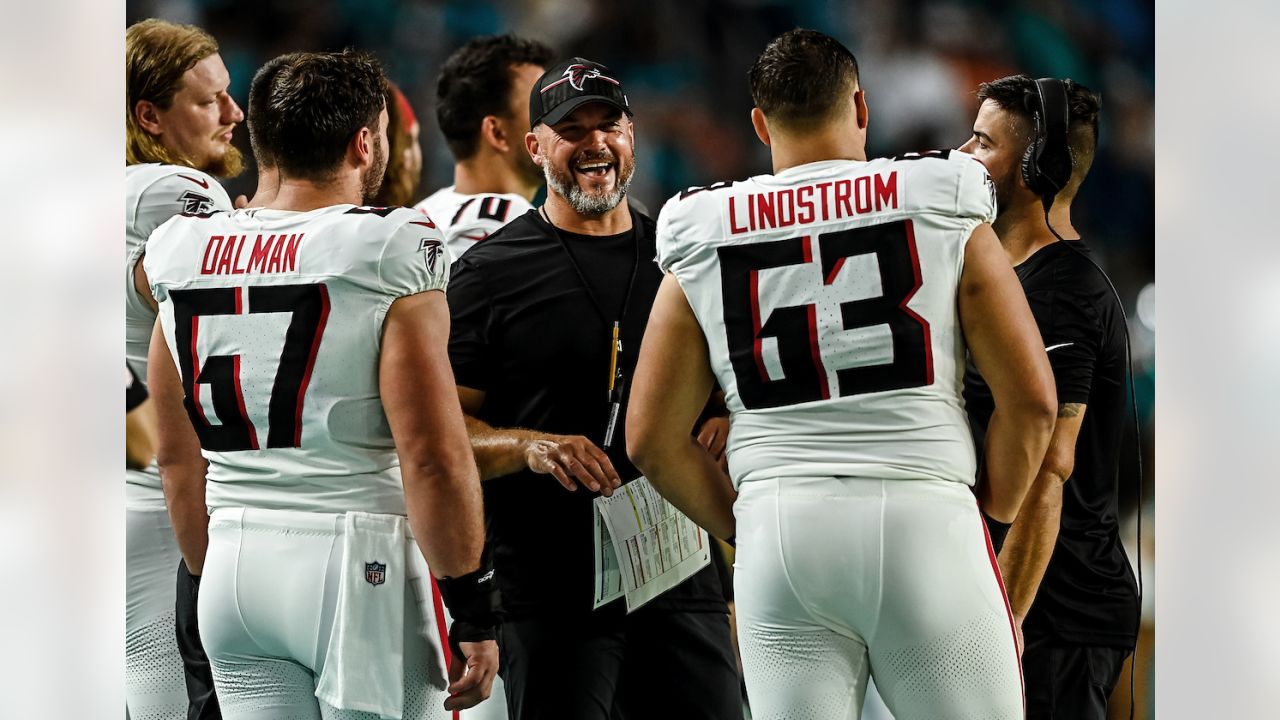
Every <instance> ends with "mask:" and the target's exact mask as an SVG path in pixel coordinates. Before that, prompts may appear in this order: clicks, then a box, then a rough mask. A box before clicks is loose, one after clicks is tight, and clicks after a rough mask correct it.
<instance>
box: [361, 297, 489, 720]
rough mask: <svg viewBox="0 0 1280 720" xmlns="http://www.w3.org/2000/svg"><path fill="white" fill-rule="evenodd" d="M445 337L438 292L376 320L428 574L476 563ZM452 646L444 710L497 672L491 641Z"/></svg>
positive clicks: (479, 518)
mask: <svg viewBox="0 0 1280 720" xmlns="http://www.w3.org/2000/svg"><path fill="white" fill-rule="evenodd" d="M447 337H449V310H448V306H447V305H446V304H445V297H444V293H442V292H434V291H433V292H424V293H419V294H416V295H410V296H408V297H402V298H399V299H398V300H396V301H395V302H393V303H392V304H391V309H390V310H388V311H387V318H386V320H385V322H384V324H383V337H382V353H381V356H380V359H379V390H380V394H381V397H382V404H383V407H384V408H385V409H386V413H387V421H388V423H389V424H390V426H391V434H392V437H394V438H395V443H396V453H397V454H398V455H399V458H400V472H401V477H402V478H403V482H404V495H405V506H406V508H407V511H408V516H409V524H410V526H411V527H412V528H413V535H414V538H415V539H416V540H417V542H418V547H419V548H420V549H421V550H422V554H423V556H424V557H426V559H427V565H428V566H429V567H430V568H431V572H432V574H433V575H435V576H436V577H459V578H460V577H462V576H465V575H468V574H469V573H472V572H475V571H476V570H477V569H478V568H479V567H480V555H481V552H482V550H483V549H484V519H483V518H484V510H483V504H482V500H481V497H480V478H479V476H478V475H477V473H476V466H475V461H474V460H473V459H472V456H471V453H469V452H468V451H467V441H466V440H467V435H466V427H465V425H464V424H463V420H462V410H461V408H460V407H459V406H458V403H457V399H456V397H455V395H454V393H453V387H454V383H453V370H452V368H451V367H450V366H449V357H448V352H447V349H446V346H445V343H444V342H443V340H442V338H447ZM460 646H461V650H462V654H463V656H464V657H463V658H460V659H458V658H455V661H454V663H453V664H452V666H451V667H450V668H449V698H448V699H447V700H446V701H445V707H446V708H447V709H449V710H461V709H465V708H469V707H472V706H474V705H476V704H478V703H480V702H481V701H483V700H485V699H486V698H488V697H489V693H490V692H491V690H492V687H493V678H494V677H495V676H496V675H497V671H498V646H497V643H496V642H495V641H493V640H486V641H483V642H462V643H460Z"/></svg>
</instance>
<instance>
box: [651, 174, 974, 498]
mask: <svg viewBox="0 0 1280 720" xmlns="http://www.w3.org/2000/svg"><path fill="white" fill-rule="evenodd" d="M994 218H995V192H994V186H993V185H992V184H991V181H990V179H989V178H988V176H987V172H986V169H985V168H984V167H983V166H982V164H981V163H979V162H978V161H977V160H975V159H973V158H972V157H971V156H969V155H966V154H964V153H961V152H958V151H954V150H952V151H944V152H935V153H930V154H925V155H909V156H905V157H903V158H900V159H877V160H871V161H869V162H855V161H848V160H830V161H825V162H816V163H810V164H807V165H801V166H799V167H794V168H789V169H787V170H784V171H783V172H780V173H778V174H777V175H760V176H757V177H753V178H751V179H749V180H746V181H744V182H736V183H719V184H716V185H712V186H709V187H706V188H690V189H689V190H686V191H685V192H682V193H680V194H679V195H678V196H676V197H673V198H671V200H669V201H668V202H667V204H666V206H665V207H663V209H662V213H661V216H660V217H659V219H658V237H657V244H658V263H659V265H660V266H661V267H662V269H663V270H664V271H667V272H671V273H674V274H675V277H676V279H677V280H679V282H680V286H681V287H682V288H683V290H684V293H685V295H686V296H687V297H688V299H689V304H690V306H691V307H692V308H693V311H694V313H695V314H696V316H697V318H698V322H699V324H700V325H701V326H702V330H703V332H704V333H705V335H706V337H707V344H708V347H709V349H710V355H711V364H712V368H713V370H714V371H715V375H716V377H717V378H718V380H719V382H720V386H721V387H722V388H724V391H725V396H726V401H727V403H728V406H729V409H730V412H731V417H732V421H731V430H730V435H729V470H730V474H731V476H732V477H733V478H734V481H735V483H737V484H741V483H743V482H750V481H752V480H758V479H767V478H778V477H788V476H790V477H800V476H805V477H814V476H840V477H865V478H880V479H899V478H900V479H920V478H924V479H942V480H951V481H955V482H961V483H966V484H970V485H972V484H973V482H974V473H975V467H976V459H975V453H974V447H973V441H972V440H971V438H970V435H969V427H968V421H967V418H966V416H965V412H964V402H963V400H962V398H961V388H962V376H963V373H964V352H965V347H964V339H963V337H962V333H961V330H960V324H959V318H958V314H957V306H956V295H957V289H958V287H959V281H960V272H961V269H962V267H963V263H964V249H965V244H966V242H967V241H968V239H969V236H970V234H971V233H972V232H973V230H974V228H975V227H977V225H978V224H979V223H983V222H990V221H991V220H993V219H994Z"/></svg>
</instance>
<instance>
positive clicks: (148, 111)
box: [133, 100, 164, 135]
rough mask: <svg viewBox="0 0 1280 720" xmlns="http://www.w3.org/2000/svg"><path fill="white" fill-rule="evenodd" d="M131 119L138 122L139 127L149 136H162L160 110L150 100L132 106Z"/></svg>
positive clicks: (162, 127) (162, 128)
mask: <svg viewBox="0 0 1280 720" xmlns="http://www.w3.org/2000/svg"><path fill="white" fill-rule="evenodd" d="M133 117H134V119H135V120H137V121H138V125H139V127H141V128H142V129H143V130H145V131H147V132H148V133H150V134H151V135H163V134H164V126H163V125H162V124H161V122H160V108H158V107H156V104H155V103H153V102H151V101H150V100H139V101H138V104H137V105H134V106H133Z"/></svg>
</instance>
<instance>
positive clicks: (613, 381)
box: [539, 206, 640, 450]
mask: <svg viewBox="0 0 1280 720" xmlns="http://www.w3.org/2000/svg"><path fill="white" fill-rule="evenodd" d="M628 210H630V208H628ZM539 212H540V213H541V215H542V219H543V220H545V221H546V223H547V225H549V226H551V234H552V235H553V236H554V237H555V239H556V242H558V243H560V247H561V248H563V249H564V254H565V256H566V257H568V258H569V265H570V266H571V267H572V268H573V272H574V273H575V274H576V275H577V276H578V281H579V282H580V283H582V289H583V290H585V291H586V293H587V299H589V300H590V301H591V307H592V308H593V309H595V311H596V315H598V316H599V317H600V321H601V322H603V323H604V324H605V325H606V326H610V325H612V328H611V330H610V333H611V334H610V338H609V423H608V425H606V426H605V431H604V443H603V447H604V449H606V450H608V449H609V447H610V446H611V445H612V444H613V435H614V430H616V429H617V424H618V413H619V411H620V410H621V409H622V395H623V392H625V390H626V385H627V378H626V376H625V375H624V374H623V372H622V366H621V365H620V364H619V363H618V355H619V354H621V353H622V320H623V318H625V317H626V316H627V307H628V306H629V305H630V304H631V291H632V290H634V289H635V287H636V275H637V274H638V273H639V270H640V223H639V219H638V218H637V217H636V216H635V214H634V213H633V214H632V216H631V237H632V245H633V246H634V247H635V257H634V258H633V259H632V263H631V279H630V280H629V281H627V292H626V294H625V295H623V296H622V307H621V308H620V309H619V310H618V315H617V318H616V319H614V320H613V322H612V323H610V322H609V316H608V315H606V314H605V311H604V306H603V305H602V304H601V303H600V298H599V297H597V296H596V292H595V289H594V288H592V287H591V283H590V282H588V281H587V276H586V273H584V272H582V266H581V265H579V264H578V259H577V258H575V257H574V256H573V251H572V250H570V249H569V244H568V243H567V242H565V240H564V238H563V237H561V235H560V229H559V228H557V227H556V225H555V223H553V222H551V218H550V216H548V215H547V210H546V207H545V206H544V207H542V208H540V209H539Z"/></svg>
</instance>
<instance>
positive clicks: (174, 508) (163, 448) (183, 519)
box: [147, 322, 209, 575]
mask: <svg viewBox="0 0 1280 720" xmlns="http://www.w3.org/2000/svg"><path fill="white" fill-rule="evenodd" d="M147 391H148V392H149V393H150V394H151V403H152V404H153V406H154V407H155V415H156V463H157V464H158V465H159V466H160V480H161V481H162V482H163V484H164V499H165V504H166V505H167V506H168V507H169V521H170V523H172V525H173V534H174V536H175V537H176V538H177V540H178V549H179V550H181V551H182V557H183V558H184V559H185V560H186V561H187V569H189V570H190V571H191V574H192V575H200V574H202V573H203V571H204V553H205V549H206V548H208V546H209V512H208V509H207V507H206V505H205V495H204V485H205V470H206V469H207V468H208V463H207V462H206V461H205V459H204V456H203V455H201V454H200V438H199V437H198V436H197V435H196V431H195V428H194V427H192V425H191V419H190V418H189V417H187V410H186V408H185V407H184V406H183V404H182V401H183V390H182V378H181V376H179V375H178V368H177V366H176V365H174V362H173V356H172V355H170V354H169V346H168V344H166V343H165V340H164V332H163V331H162V330H161V326H160V323H158V322H157V323H156V327H155V332H153V333H152V335H151V348H150V351H149V352H148V354H147Z"/></svg>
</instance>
